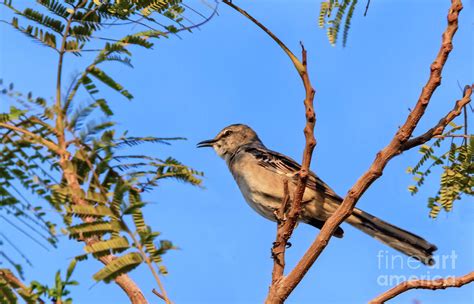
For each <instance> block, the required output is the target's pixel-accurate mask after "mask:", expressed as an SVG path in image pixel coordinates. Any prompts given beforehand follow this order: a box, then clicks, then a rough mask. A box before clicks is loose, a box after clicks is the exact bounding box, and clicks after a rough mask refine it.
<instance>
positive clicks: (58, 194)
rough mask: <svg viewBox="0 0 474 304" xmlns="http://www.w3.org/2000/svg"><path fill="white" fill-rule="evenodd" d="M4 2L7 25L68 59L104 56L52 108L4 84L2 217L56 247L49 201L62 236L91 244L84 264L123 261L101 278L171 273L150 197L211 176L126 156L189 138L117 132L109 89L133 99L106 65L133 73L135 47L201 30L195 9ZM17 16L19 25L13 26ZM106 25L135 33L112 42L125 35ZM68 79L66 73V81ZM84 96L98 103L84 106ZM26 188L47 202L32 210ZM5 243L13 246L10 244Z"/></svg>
mask: <svg viewBox="0 0 474 304" xmlns="http://www.w3.org/2000/svg"><path fill="white" fill-rule="evenodd" d="M0 5H3V6H2V7H0V8H1V9H2V10H1V12H2V14H1V17H0V19H2V20H1V21H3V23H7V24H9V25H11V26H12V27H13V29H14V30H17V31H19V32H21V33H22V34H25V35H26V36H28V37H29V38H31V39H32V40H33V41H36V42H38V43H39V44H41V45H44V46H47V47H49V48H50V49H52V50H54V51H55V52H56V53H57V54H58V55H59V56H60V58H62V59H64V58H65V57H66V55H68V54H73V55H78V56H80V55H82V54H83V53H84V52H94V53H95V57H94V59H93V60H92V62H90V64H89V65H87V66H85V67H83V68H82V69H81V70H82V72H80V73H79V74H78V75H77V76H76V77H75V78H74V80H73V81H72V83H71V84H70V86H69V89H68V90H67V91H65V92H61V89H62V87H61V85H59V86H58V87H56V88H55V90H57V91H59V92H61V93H63V94H58V96H60V97H59V98H57V99H56V100H54V101H52V102H50V101H47V99H44V98H40V97H33V95H32V94H31V93H29V94H27V95H24V94H22V93H20V92H17V91H16V90H14V88H13V85H10V86H8V87H5V86H3V83H1V82H0V92H1V94H0V98H2V99H3V100H2V102H5V103H9V104H11V107H10V110H9V111H8V112H6V113H0V124H2V127H1V128H0V138H1V147H0V149H1V151H2V153H1V155H0V195H1V196H2V202H1V203H0V211H5V214H6V215H9V214H11V215H15V216H16V217H17V218H18V219H22V218H24V222H25V223H26V225H29V226H31V227H30V229H33V231H35V233H37V237H31V235H30V233H27V232H25V235H28V236H29V237H30V238H32V239H33V240H34V241H35V242H38V243H39V244H41V245H42V246H44V245H43V244H42V243H41V242H40V241H46V242H48V243H51V244H53V245H54V244H55V243H56V225H55V224H53V223H50V222H48V221H47V220H45V219H44V215H45V212H44V211H43V209H42V207H40V205H41V202H47V203H48V204H49V206H50V207H52V208H54V209H55V210H56V211H57V212H58V213H59V214H61V216H62V219H63V224H61V225H63V227H62V228H61V231H62V232H63V233H65V234H67V235H69V237H70V238H72V239H76V240H80V241H84V242H85V243H86V246H85V248H84V250H85V254H82V255H79V256H78V260H84V259H86V258H87V257H88V256H92V257H93V258H99V257H101V256H103V255H108V254H122V255H119V256H118V257H116V258H115V259H114V260H113V262H111V263H109V264H107V265H105V266H104V268H103V269H101V270H100V271H99V272H98V273H97V274H96V275H94V278H95V279H97V280H103V281H106V282H110V281H112V280H113V279H114V278H115V277H116V276H117V275H120V274H123V273H127V272H128V271H130V270H132V269H133V268H135V267H136V266H138V265H139V264H141V263H143V262H145V263H147V264H148V266H149V267H153V263H155V264H158V265H157V266H158V269H159V270H160V271H161V272H162V273H165V272H166V270H165V268H164V266H163V265H161V261H162V259H161V256H162V255H163V254H164V253H165V252H166V251H167V250H169V249H172V248H174V247H173V245H172V244H171V242H169V241H167V240H159V241H158V240H157V238H158V236H159V233H158V232H156V231H154V230H153V229H152V228H151V227H150V226H149V225H147V224H146V220H145V218H144V216H143V214H144V212H143V208H145V206H146V202H145V201H143V199H142V197H141V193H142V192H144V191H150V190H152V189H153V188H154V187H157V186H158V185H159V182H160V181H161V180H163V179H176V180H180V181H183V182H186V183H189V184H191V185H200V183H201V179H200V177H201V176H202V173H201V172H199V171H196V170H193V169H191V168H189V167H187V166H185V165H183V164H181V163H180V162H179V161H177V160H175V159H174V158H172V157H168V158H164V159H160V158H156V157H151V156H148V155H134V154H130V153H126V151H127V148H129V147H132V146H136V145H141V144H170V142H171V141H174V140H182V139H183V138H180V137H173V138H162V137H154V136H146V137H139V136H129V135H128V133H127V132H125V133H119V132H118V131H117V130H115V129H114V126H115V124H114V122H113V121H111V116H112V115H113V111H112V108H113V107H112V105H111V104H110V103H109V101H108V100H107V99H105V98H104V97H103V94H101V91H102V90H104V89H105V88H108V89H111V90H113V91H116V92H117V93H118V94H120V95H121V96H122V97H124V98H125V99H128V100H131V99H133V95H132V94H131V93H130V92H129V91H128V90H127V89H126V88H125V87H124V85H122V84H121V83H120V82H119V81H117V80H116V79H115V77H114V76H113V75H110V74H109V73H108V72H107V71H106V70H105V69H104V63H120V64H124V65H126V66H128V67H133V65H132V61H131V56H132V50H134V49H136V48H145V49H150V48H152V47H153V46H154V43H155V41H156V39H158V38H165V37H169V36H170V35H176V34H177V33H178V32H180V31H182V30H189V31H190V30H191V29H192V28H194V27H195V26H198V24H194V23H193V22H192V21H190V18H187V17H184V14H185V6H183V5H181V1H179V0H160V1H157V0H121V1H96V0H91V1H82V0H81V1H73V0H66V1H55V0H38V1H36V3H35V4H31V5H30V3H28V2H24V1H14V0H0ZM3 8H6V9H5V10H3ZM4 12H6V13H5V14H4ZM8 12H10V14H11V15H12V16H11V18H10V19H4V18H8V14H9V13H8ZM214 13H215V11H214V12H213V14H212V15H214ZM212 15H211V16H212ZM199 18H202V17H199ZM207 20H208V19H206V20H205V21H207ZM105 27H109V28H110V27H114V28H117V27H125V28H126V31H125V32H126V33H127V34H126V35H122V36H118V37H117V36H115V37H111V36H105V35H106V34H104V33H115V34H118V33H120V32H121V31H118V30H114V31H105V30H104V28H105ZM137 29H139V30H137ZM54 69H55V70H57V67H54ZM60 76H61V69H59V74H58V79H60V78H61V77H60ZM79 94H83V95H86V96H88V97H89V99H90V100H89V101H88V102H87V103H85V104H84V103H79V102H77V101H76V100H77V99H78V95H79ZM81 97H82V96H81ZM25 191H28V192H30V193H31V195H32V196H34V197H38V198H40V202H39V203H38V204H37V205H35V206H33V205H32V204H30V203H29V202H28V201H27V200H26V199H25V197H24V195H23V193H24V192H25ZM0 215H1V214H0ZM5 218H6V219H7V217H5ZM0 220H2V218H0ZM56 224H57V223H56ZM12 225H13V226H14V225H15V223H13V224H12ZM15 228H20V227H15ZM1 237H2V236H1V235H0V246H3V244H4V243H6V240H5V241H4V240H2V239H1ZM38 239H39V240H38ZM0 252H1V255H0V261H3V260H5V261H8V262H10V264H11V265H12V267H14V268H16V269H17V270H19V272H20V274H21V267H20V263H17V262H15V261H14V260H13V259H11V258H10V256H9V255H7V254H6V253H4V251H3V250H2V251H0ZM0 283H1V282H0ZM38 288H39V285H38ZM42 290H44V289H42Z"/></svg>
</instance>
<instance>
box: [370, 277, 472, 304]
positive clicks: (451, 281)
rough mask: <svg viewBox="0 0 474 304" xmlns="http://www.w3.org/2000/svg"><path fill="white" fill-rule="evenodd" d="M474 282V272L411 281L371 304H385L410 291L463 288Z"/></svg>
mask: <svg viewBox="0 0 474 304" xmlns="http://www.w3.org/2000/svg"><path fill="white" fill-rule="evenodd" d="M472 282H474V271H473V272H470V273H468V274H466V275H464V276H462V277H457V278H455V277H447V278H444V279H437V280H409V281H405V282H403V283H400V284H398V285H397V286H395V287H393V288H392V289H390V290H388V291H386V292H384V293H382V294H381V295H379V296H378V297H376V298H375V299H373V300H372V301H370V302H369V303H370V304H379V303H385V302H386V301H388V300H390V299H393V298H395V297H396V296H398V295H400V294H402V293H404V292H407V291H408V290H410V289H431V290H437V289H446V288H449V287H461V286H464V285H466V284H469V283H472Z"/></svg>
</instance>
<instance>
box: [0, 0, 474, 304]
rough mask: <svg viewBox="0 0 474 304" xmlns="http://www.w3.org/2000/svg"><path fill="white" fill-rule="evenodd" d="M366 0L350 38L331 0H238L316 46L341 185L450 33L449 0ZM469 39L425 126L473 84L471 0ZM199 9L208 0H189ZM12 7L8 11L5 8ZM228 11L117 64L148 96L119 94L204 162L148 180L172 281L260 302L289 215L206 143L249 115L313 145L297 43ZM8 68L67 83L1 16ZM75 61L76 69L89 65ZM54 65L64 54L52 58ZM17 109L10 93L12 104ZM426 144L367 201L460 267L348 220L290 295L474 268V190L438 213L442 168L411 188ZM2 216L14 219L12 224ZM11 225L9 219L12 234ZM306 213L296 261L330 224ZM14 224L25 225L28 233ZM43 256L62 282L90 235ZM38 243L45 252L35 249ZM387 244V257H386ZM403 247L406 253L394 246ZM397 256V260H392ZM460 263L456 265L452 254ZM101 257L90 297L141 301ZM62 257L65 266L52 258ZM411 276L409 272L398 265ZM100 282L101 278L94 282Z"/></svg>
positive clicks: (32, 81) (362, 164) (371, 290)
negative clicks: (330, 26) (435, 202)
mask: <svg viewBox="0 0 474 304" xmlns="http://www.w3.org/2000/svg"><path fill="white" fill-rule="evenodd" d="M372 2H373V3H372V4H371V7H370V10H369V13H368V16H367V17H365V18H364V17H363V16H362V15H363V9H364V8H365V2H363V1H362V2H361V3H360V4H359V6H358V8H357V9H356V12H355V17H354V19H353V21H352V28H351V31H350V33H349V41H348V46H347V47H346V48H345V49H343V48H341V47H339V46H338V47H336V48H334V47H331V46H330V45H329V43H328V42H327V38H326V35H325V32H324V31H323V30H320V29H319V28H318V27H317V16H318V11H319V1H316V2H314V1H302V0H299V1H291V2H290V1H269V0H268V1H258V2H250V1H238V2H236V3H237V4H239V5H241V6H242V7H243V8H244V9H246V10H247V11H249V12H250V13H251V14H253V15H254V16H255V17H256V18H258V19H259V20H260V21H261V22H262V23H264V24H265V25H266V26H267V27H268V28H270V29H271V30H272V31H273V32H274V33H275V34H277V35H278V36H279V37H280V38H281V39H282V40H283V41H284V42H285V43H286V44H287V45H288V47H290V48H291V49H292V50H293V51H294V52H295V53H297V54H299V41H303V42H304V44H305V46H306V48H307V50H308V61H309V72H310V74H311V79H312V82H313V85H314V87H315V89H316V97H315V108H316V115H317V124H316V131H315V132H316V137H317V140H318V145H317V147H316V150H315V154H314V158H313V163H312V169H313V170H314V171H315V172H316V173H317V174H318V175H319V176H320V177H321V178H322V179H324V180H325V181H326V182H327V183H328V184H329V185H330V186H331V187H332V188H333V189H334V190H336V191H337V192H338V193H339V194H340V195H344V193H345V192H346V191H347V190H348V189H349V188H350V187H351V186H352V184H353V183H354V182H355V180H356V179H357V178H358V177H359V176H360V175H361V174H362V173H363V172H364V171H365V170H366V169H367V168H368V166H369V165H370V163H371V162H372V160H373V158H374V156H375V154H376V152H377V151H378V150H379V149H381V148H382V147H384V146H385V145H386V144H387V143H388V142H389V140H390V139H391V137H392V136H393V134H394V133H395V131H396V130H397V127H398V126H399V125H401V124H402V123H403V121H404V118H405V117H406V115H407V113H408V108H410V107H413V105H414V104H415V102H416V100H417V98H418V96H419V93H420V91H421V88H422V86H423V84H424V83H425V82H426V80H427V78H428V74H429V65H430V63H431V62H432V60H433V59H434V58H435V55H436V53H437V52H438V49H439V46H440V39H441V33H442V31H443V30H444V28H445V24H446V13H447V10H448V7H449V4H450V1H447V0H446V1H441V0H430V1H428V0H419V1H408V0H403V1H372ZM464 2H465V3H464V6H465V9H464V11H463V12H462V13H461V17H460V29H459V31H458V33H457V34H456V37H455V40H454V50H453V52H452V54H451V56H450V58H449V60H448V63H447V64H446V66H445V70H444V73H443V83H442V86H441V87H440V88H439V89H438V90H437V91H436V93H435V94H434V96H433V98H432V101H431V104H430V106H429V108H428V112H427V114H426V116H425V117H424V118H423V120H422V121H421V123H420V125H419V128H418V129H417V130H416V131H415V133H416V134H419V133H422V132H424V131H425V130H426V129H427V128H429V127H431V126H432V125H433V124H434V123H435V122H437V121H438V119H439V118H440V117H441V116H442V115H444V114H445V113H446V112H447V111H449V110H450V109H451V108H452V106H453V103H454V101H455V100H456V99H459V98H460V96H461V91H460V89H459V88H458V82H459V83H461V84H462V85H464V84H468V83H472V80H473V77H472V76H473V75H472V71H473V61H472V54H473V49H472V7H471V3H472V2H471V1H464ZM190 4H191V5H193V6H198V7H200V6H201V4H200V2H198V1H196V2H190ZM3 12H4V10H3V8H2V9H1V10H0V14H3ZM219 14H220V16H218V17H216V18H214V19H213V20H212V21H211V22H209V23H208V24H206V25H205V26H203V27H202V28H201V30H200V31H199V30H198V31H195V32H194V33H193V34H184V35H183V38H184V39H182V40H180V39H177V38H175V37H172V38H170V39H163V40H161V41H158V42H157V43H156V46H155V48H154V50H153V51H142V50H140V51H138V52H135V54H134V61H133V62H134V65H135V68H134V69H133V70H130V69H128V68H126V67H122V66H114V67H110V68H109V69H107V70H108V71H109V72H110V74H112V75H115V76H116V78H117V79H118V80H120V82H121V83H123V84H124V85H125V86H126V87H127V88H128V89H129V90H130V91H131V92H132V93H133V94H134V95H135V99H134V101H133V102H128V101H125V100H123V99H122V98H121V97H120V96H118V95H115V94H110V99H111V100H113V106H114V110H115V112H116V116H115V120H116V121H118V122H119V128H121V129H124V130H125V129H128V130H130V133H131V134H136V135H154V136H184V137H187V138H188V140H187V141H184V142H177V143H175V144H173V145H172V146H170V147H168V146H145V147H144V148H142V149H145V150H146V151H144V152H146V153H148V154H151V155H155V156H158V157H165V156H168V155H173V156H174V157H176V158H178V159H179V160H181V161H183V162H184V163H186V164H188V165H190V166H192V167H194V168H196V169H198V170H203V171H204V172H205V178H204V186H205V189H201V188H193V187H191V186H189V185H184V184H181V183H178V182H165V183H163V184H162V186H161V187H160V188H159V189H157V190H156V191H154V192H152V193H149V194H147V199H148V200H149V201H151V202H152V204H150V205H149V206H148V207H147V208H146V214H145V217H146V218H147V220H148V221H149V223H150V224H152V226H153V227H155V228H156V229H158V230H159V231H162V232H163V234H162V236H163V238H167V239H171V240H172V241H173V242H174V243H175V244H177V245H178V246H179V247H180V250H177V251H174V252H170V253H169V254H167V255H166V256H165V264H166V265H167V267H168V269H169V272H170V274H169V275H168V276H167V277H165V278H164V279H163V281H164V284H165V286H166V288H167V291H168V293H169V295H170V297H171V298H172V300H173V301H174V302H175V303H259V302H262V301H263V299H264V298H265V295H266V292H267V287H268V285H269V283H270V278H271V267H272V260H271V259H270V246H271V243H272V242H273V240H274V237H275V224H274V223H272V222H269V221H267V220H265V219H263V218H261V217H259V216H258V215H257V214H256V213H254V211H253V210H252V209H250V208H249V207H248V206H247V204H246V203H245V201H244V199H243V197H242V196H241V194H240V192H239V189H238V188H237V186H236V184H235V182H234V180H233V179H232V176H231V175H230V174H229V172H228V171H227V168H226V165H225V163H224V162H223V161H222V160H221V159H219V158H218V157H217V156H216V155H215V153H214V152H213V151H211V150H207V149H196V148H195V145H196V143H197V142H199V141H201V140H203V139H208V138H211V137H213V136H214V135H215V134H217V132H218V131H220V130H221V129H222V128H223V127H225V126H226V125H228V124H232V123H246V124H248V125H250V126H252V127H253V128H254V129H255V130H256V131H257V132H258V134H259V136H260V138H261V139H262V140H263V142H264V143H265V144H266V145H267V147H269V148H271V149H274V150H277V151H279V152H282V153H285V154H287V155H289V156H291V157H293V158H295V159H297V160H300V159H301V155H302V150H303V146H304V136H303V133H302V130H303V127H304V108H303V103H302V100H303V98H304V90H303V88H302V85H301V83H300V79H299V77H298V75H297V73H296V72H295V71H294V68H293V67H292V64H291V62H290V61H289V60H288V58H287V57H286V56H285V55H284V53H283V52H282V51H281V50H280V49H279V48H278V47H277V46H276V44H275V43H273V41H271V40H270V39H269V38H268V37H267V36H266V35H265V34H264V33H263V32H261V31H260V30H258V29H257V28H256V27H255V26H254V25H253V24H252V23H250V22H249V21H248V20H246V19H245V18H243V17H242V16H240V15H238V14H237V13H236V12H235V11H233V10H231V9H230V8H228V7H226V6H225V5H221V6H220V9H219ZM0 41H1V43H0V78H3V79H4V80H5V81H6V82H14V83H15V87H16V88H17V89H19V90H24V91H29V90H31V91H33V92H34V93H35V94H37V95H41V96H44V97H50V96H53V94H54V83H55V78H54V77H55V76H54V73H55V66H56V57H55V55H54V54H53V53H52V52H50V51H49V50H48V49H46V48H43V47H39V46H38V45H36V44H34V43H32V42H31V41H29V40H28V39H26V38H25V37H24V36H22V35H19V34H18V33H17V32H14V31H13V30H12V29H10V28H9V27H7V26H6V25H3V24H2V25H1V26H0ZM70 59H72V57H70V58H67V59H66V63H65V77H64V78H65V80H66V82H67V80H68V79H70V77H71V75H73V72H75V71H79V70H80V69H81V68H82V67H83V65H82V64H83V63H85V62H86V61H85V59H87V58H85V59H84V60H83V61H79V62H77V61H76V62H73V61H71V60H70ZM53 67H54V68H53ZM0 107H2V110H3V107H4V104H0ZM418 158H419V154H418V153H417V152H416V151H415V150H413V151H409V152H407V153H405V154H403V155H401V156H399V157H397V158H395V159H393V160H392V161H391V162H390V164H389V165H388V166H387V168H386V170H385V172H384V175H383V176H382V177H381V178H380V179H379V180H378V181H377V182H376V183H375V184H374V185H373V186H372V187H371V188H370V189H369V190H368V191H367V192H366V193H365V194H364V196H363V197H362V199H361V200H360V201H359V203H358V207H359V208H361V209H364V210H365V211H368V212H370V213H372V214H374V215H376V216H379V217H381V218H383V219H384V220H387V221H389V222H391V223H393V224H396V225H398V226H400V227H403V228H405V229H407V230H410V231H412V232H415V233H416V234H419V235H421V236H423V237H425V238H426V239H427V240H429V241H430V242H432V243H434V244H436V245H437V246H438V248H439V250H438V252H437V253H438V254H439V255H446V256H448V255H451V254H452V252H453V251H454V252H455V254H456V256H457V257H456V258H455V259H454V260H453V258H449V257H448V258H447V259H448V261H449V263H446V265H445V267H441V268H444V269H439V268H428V267H425V266H422V265H421V266H418V267H411V268H416V269H411V268H410V267H409V266H410V265H408V264H407V260H406V258H403V261H402V262H400V258H397V256H398V253H396V252H395V251H393V250H391V249H389V248H388V247H386V246H384V245H382V244H381V243H379V242H377V241H376V240H374V239H372V238H370V237H368V236H366V235H364V234H363V233H361V232H359V231H357V230H355V229H353V228H351V227H348V226H347V225H344V228H345V231H346V233H345V236H344V238H343V239H342V240H340V239H334V240H332V241H331V243H330V245H329V246H328V248H327V249H326V250H325V251H324V253H323V254H322V256H321V257H320V259H319V260H318V261H317V262H316V263H315V265H314V266H313V268H312V269H311V270H310V271H309V273H308V274H307V276H306V277H305V279H304V280H303V281H302V282H301V284H300V285H299V286H298V287H297V289H296V290H295V292H294V293H293V294H292V295H291V296H290V298H289V301H288V302H289V303H314V302H319V303H362V302H367V301H368V300H369V299H371V298H372V297H374V296H375V295H377V294H379V293H380V292H382V291H384V290H386V289H387V288H388V287H389V286H382V285H383V284H381V282H382V283H383V282H384V281H386V280H387V279H389V278H390V275H392V276H394V275H395V276H404V277H409V276H411V275H416V276H425V278H433V277H434V276H436V275H443V276H446V275H462V274H465V273H467V272H469V271H472V269H474V262H473V259H472V257H473V256H474V246H473V231H474V229H473V228H474V227H473V222H474V205H473V204H472V201H469V200H468V199H464V200H463V201H460V202H458V203H457V204H455V207H454V210H453V212H451V213H449V214H446V213H442V214H440V216H439V218H438V219H436V220H432V219H429V218H428V209H427V208H426V199H427V197H428V196H429V195H432V194H434V193H435V191H436V190H437V188H436V186H437V183H438V180H437V177H435V176H433V178H431V179H429V180H428V182H427V183H426V186H425V187H423V188H422V189H421V191H420V193H419V194H418V195H416V196H414V197H412V196H411V195H410V194H409V192H408V191H407V186H408V185H410V184H411V177H410V176H409V175H408V174H406V173H405V170H406V168H407V167H408V166H410V165H413V164H414V163H416V161H417V160H418ZM2 225H3V223H2ZM8 231H9V230H7V232H8ZM317 232H318V231H317V230H315V229H314V228H313V227H310V226H305V225H300V226H299V227H298V229H297V230H296V232H295V234H294V236H293V238H292V244H293V246H292V247H291V249H289V250H288V254H287V256H288V266H289V267H291V266H292V265H294V264H295V263H296V261H297V260H298V259H299V257H301V255H302V254H303V253H304V251H305V249H306V248H307V247H308V246H309V244H310V243H311V242H312V241H313V239H314V238H315V236H316V235H317ZM8 233H11V236H12V237H15V234H14V232H8ZM22 248H23V249H25V250H26V251H28V252H30V256H29V257H30V259H31V260H32V262H33V264H34V267H32V268H27V271H26V274H27V277H28V279H38V280H40V281H47V280H49V281H50V282H51V283H52V282H53V278H54V271H55V270H56V269H59V268H62V269H65V268H66V267H67V265H68V263H69V259H70V258H71V257H73V256H75V255H77V254H79V253H81V248H82V244H76V243H74V242H71V241H68V240H66V239H64V241H61V243H60V248H59V250H51V251H49V252H48V251H44V250H43V249H42V248H40V247H36V245H34V244H32V243H31V242H26V241H25V243H24V244H23V246H22ZM33 253H34V254H33ZM378 255H379V256H380V258H378ZM394 256H395V264H394V265H393V267H392V265H391V259H392V257H394ZM386 258H388V259H389V263H388V264H387V263H386V260H385V259H386ZM453 263H454V264H453ZM100 267H101V265H100V264H99V263H96V262H94V261H90V260H89V261H87V262H85V263H82V264H80V265H79V268H78V269H77V271H76V272H75V278H77V279H79V280H80V281H81V282H82V284H81V285H80V286H78V287H75V288H74V289H72V291H73V293H72V295H73V298H74V299H75V302H77V303H81V304H82V303H126V302H127V301H126V298H125V297H124V295H123V293H122V292H121V291H120V290H119V289H118V287H116V286H114V285H106V284H103V283H100V284H98V285H95V286H93V284H94V282H93V280H92V278H91V276H92V274H93V273H95V272H96V271H97V270H98V269H99V268H100ZM53 270H54V271H53ZM132 277H133V278H134V279H135V280H136V281H137V282H138V284H139V285H140V286H141V287H142V288H143V290H144V291H145V292H146V296H147V297H148V298H149V299H150V300H151V301H152V302H155V303H157V302H159V300H158V299H157V298H154V296H153V295H152V294H151V289H152V288H154V287H155V286H154V284H153V279H152V277H151V276H150V274H149V272H148V271H147V269H145V268H139V269H138V270H136V271H135V272H133V273H132ZM395 279H396V278H395ZM92 286H93V287H92ZM473 294H474V286H473V285H471V286H466V287H464V288H462V289H450V290H445V291H436V292H433V291H411V292H408V293H406V294H404V295H402V296H400V297H398V298H397V299H395V300H394V301H393V303H411V302H413V301H414V300H415V299H416V300H419V301H421V303H447V302H449V303H472V302H473V300H474V296H473Z"/></svg>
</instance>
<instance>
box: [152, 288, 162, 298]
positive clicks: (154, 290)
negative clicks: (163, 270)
mask: <svg viewBox="0 0 474 304" xmlns="http://www.w3.org/2000/svg"><path fill="white" fill-rule="evenodd" d="M151 292H153V293H154V294H155V295H156V296H157V297H158V298H160V299H162V300H163V301H166V298H165V297H163V296H162V295H161V294H160V293H159V292H158V291H157V290H156V289H155V288H153V290H152V291H151Z"/></svg>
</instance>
